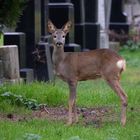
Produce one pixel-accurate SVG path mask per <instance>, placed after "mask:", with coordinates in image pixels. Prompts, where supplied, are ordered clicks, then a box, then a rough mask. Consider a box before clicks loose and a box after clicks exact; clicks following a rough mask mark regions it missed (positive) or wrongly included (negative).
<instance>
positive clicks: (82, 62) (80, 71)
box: [48, 20, 127, 126]
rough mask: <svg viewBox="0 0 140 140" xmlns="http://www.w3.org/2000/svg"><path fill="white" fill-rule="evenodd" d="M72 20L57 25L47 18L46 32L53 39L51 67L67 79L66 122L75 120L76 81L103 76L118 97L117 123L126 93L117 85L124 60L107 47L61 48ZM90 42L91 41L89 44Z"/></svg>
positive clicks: (123, 116)
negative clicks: (68, 91)
mask: <svg viewBox="0 0 140 140" xmlns="http://www.w3.org/2000/svg"><path fill="white" fill-rule="evenodd" d="M71 26H72V24H71V22H70V21H68V22H67V23H66V24H65V25H64V26H63V27H62V28H61V29H57V28H56V27H55V26H54V24H53V23H52V22H51V21H50V20H49V21H48V32H49V33H51V36H52V40H53V54H52V61H53V68H54V72H55V74H56V75H57V76H59V77H60V78H61V79H62V80H64V81H65V82H67V84H68V86H69V90H70V95H69V111H68V112H69V113H68V124H72V123H74V122H77V121H78V116H77V111H76V87H77V82H78V81H84V80H89V79H96V78H103V79H104V80H105V81H106V82H107V83H108V85H109V86H110V87H111V88H112V89H113V90H114V91H115V92H116V94H117V95H118V96H119V97H120V100H121V124H122V125H123V126H124V125H125V123H126V108H127V95H126V94H125V92H124V91H123V89H122V88H121V85H120V82H119V80H120V74H121V72H122V71H123V70H125V67H126V62H125V60H124V59H123V58H122V57H121V56H119V55H118V54H117V53H116V52H114V51H112V50H110V49H96V50H93V51H88V52H69V53H65V52H64V44H65V37H66V35H67V33H68V32H69V31H70V28H71ZM93 45H94V44H93Z"/></svg>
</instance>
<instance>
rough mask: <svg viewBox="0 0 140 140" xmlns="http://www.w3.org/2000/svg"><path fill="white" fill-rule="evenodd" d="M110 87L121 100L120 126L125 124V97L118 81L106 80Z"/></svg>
mask: <svg viewBox="0 0 140 140" xmlns="http://www.w3.org/2000/svg"><path fill="white" fill-rule="evenodd" d="M106 81H107V83H108V84H109V85H110V87H111V88H112V89H113V90H114V91H115V93H117V95H118V96H119V97H120V100H121V124H122V126H124V125H125V123H126V109H127V95H126V93H125V92H124V90H123V89H122V87H121V85H120V82H119V80H112V79H109V80H106Z"/></svg>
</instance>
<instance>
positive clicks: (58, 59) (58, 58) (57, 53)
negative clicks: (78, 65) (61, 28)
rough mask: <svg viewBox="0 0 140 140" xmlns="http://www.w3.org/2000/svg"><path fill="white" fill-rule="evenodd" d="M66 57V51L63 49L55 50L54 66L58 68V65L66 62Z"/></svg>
mask: <svg viewBox="0 0 140 140" xmlns="http://www.w3.org/2000/svg"><path fill="white" fill-rule="evenodd" d="M64 57H65V53H64V49H63V48H57V49H56V48H55V47H54V50H53V56H52V59H53V65H54V66H55V68H56V67H58V65H59V64H60V63H61V62H62V61H63V60H64Z"/></svg>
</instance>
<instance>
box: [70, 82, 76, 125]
mask: <svg viewBox="0 0 140 140" xmlns="http://www.w3.org/2000/svg"><path fill="white" fill-rule="evenodd" d="M68 84H69V90H70V95H69V114H68V125H71V124H72V123H73V111H74V117H76V119H77V112H76V87H77V81H70V82H68ZM74 119H75V118H74Z"/></svg>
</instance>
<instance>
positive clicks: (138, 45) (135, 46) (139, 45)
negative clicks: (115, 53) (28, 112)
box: [123, 40, 140, 51]
mask: <svg viewBox="0 0 140 140" xmlns="http://www.w3.org/2000/svg"><path fill="white" fill-rule="evenodd" d="M123 48H124V49H128V50H130V51H137V50H140V41H137V42H135V41H133V40H128V41H127V42H126V44H125V45H123Z"/></svg>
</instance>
